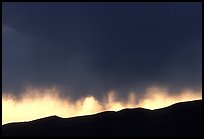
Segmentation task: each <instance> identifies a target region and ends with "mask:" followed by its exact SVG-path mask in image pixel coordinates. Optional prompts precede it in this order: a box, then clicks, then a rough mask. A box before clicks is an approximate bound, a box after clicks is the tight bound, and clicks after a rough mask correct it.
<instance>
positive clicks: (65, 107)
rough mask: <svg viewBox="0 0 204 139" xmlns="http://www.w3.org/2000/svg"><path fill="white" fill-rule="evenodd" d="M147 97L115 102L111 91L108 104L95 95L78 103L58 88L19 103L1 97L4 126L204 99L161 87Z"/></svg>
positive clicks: (131, 96)
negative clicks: (55, 117)
mask: <svg viewBox="0 0 204 139" xmlns="http://www.w3.org/2000/svg"><path fill="white" fill-rule="evenodd" d="M145 93H146V95H145V96H144V97H143V98H141V99H140V100H139V101H138V102H136V97H137V96H136V95H135V94H134V92H131V93H129V99H128V101H127V102H122V101H116V99H115V98H116V97H117V96H116V94H117V93H116V92H114V91H111V92H109V93H108V96H107V97H106V98H105V101H104V102H105V103H104V102H103V103H102V102H99V101H98V100H96V99H95V98H94V97H93V96H87V97H85V98H81V99H79V100H77V101H76V102H74V103H73V102H71V101H69V99H68V98H66V99H65V98H64V99H62V98H60V97H59V95H58V94H59V91H58V90H57V89H56V88H50V89H27V91H25V94H24V95H23V97H22V99H20V100H16V99H14V98H13V97H12V96H9V95H7V96H6V95H3V98H2V124H6V123H10V122H23V121H30V120H35V119H38V118H43V117H47V116H51V115H57V116H59V117H63V118H67V117H73V116H80V115H89V114H94V113H98V112H102V111H108V110H111V111H118V110H121V109H124V108H135V107H142V108H148V109H157V108H162V107H166V106H169V105H171V104H174V103H177V102H181V101H189V100H196V99H202V93H201V92H194V91H192V90H184V91H182V92H180V93H179V94H178V95H170V94H169V93H168V90H165V89H162V88H156V87H152V88H148V89H147V90H146V92H145Z"/></svg>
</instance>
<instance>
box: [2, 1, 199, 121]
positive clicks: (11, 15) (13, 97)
mask: <svg viewBox="0 0 204 139" xmlns="http://www.w3.org/2000/svg"><path fill="white" fill-rule="evenodd" d="M2 55H3V56H2V113H3V116H2V117H3V118H2V119H3V123H6V122H11V121H24V120H31V119H35V118H39V117H43V116H49V115H53V114H55V115H60V116H62V117H69V116H76V115H84V114H90V113H93V112H99V111H104V110H119V109H121V108H126V107H136V106H141V107H147V108H150V109H155V108H159V107H163V106H166V105H170V104H172V103H174V102H178V101H183V100H192V99H201V98H202V3H199V2H197V3H196V2H195V3H193V2H188V3H178V2H177V3H150V2H149V3H139V2H136V3H125V2H123V3H63V2H59V3H57V2H49V3H43V2H40V3H32V2H29V3H26V2H15V3H12V2H4V3H2ZM153 103H154V104H153ZM42 107H43V108H42ZM48 107H49V108H48ZM54 107H55V109H54ZM31 110H32V111H31ZM58 110H59V111H58ZM36 111H37V112H36ZM25 113H29V114H30V115H29V114H28V117H26V116H25V115H26V114H25ZM18 114H19V115H18ZM35 114H36V115H37V116H36V117H31V115H35ZM39 114H40V115H39ZM14 115H18V116H16V117H15V116H14ZM8 117H9V119H8Z"/></svg>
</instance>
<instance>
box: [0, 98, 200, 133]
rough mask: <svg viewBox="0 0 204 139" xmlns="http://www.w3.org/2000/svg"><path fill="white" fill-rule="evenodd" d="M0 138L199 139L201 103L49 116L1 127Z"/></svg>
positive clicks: (198, 101) (192, 102) (193, 102)
mask: <svg viewBox="0 0 204 139" xmlns="http://www.w3.org/2000/svg"><path fill="white" fill-rule="evenodd" d="M2 135H3V136H138V137H139V136H144V137H147V136H177V137H180V136H186V137H188V136H195V137H196V136H202V100H196V101H189V102H181V103H177V104H174V105H171V106H169V107H166V108H162V109H157V110H148V109H143V108H135V109H124V110H121V111H118V112H113V111H107V112H102V113H98V114H95V115H88V116H80V117H74V118H60V117H57V116H51V117H47V118H42V119H38V120H34V121H31V122H21V123H10V124H6V125H3V126H2Z"/></svg>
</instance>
